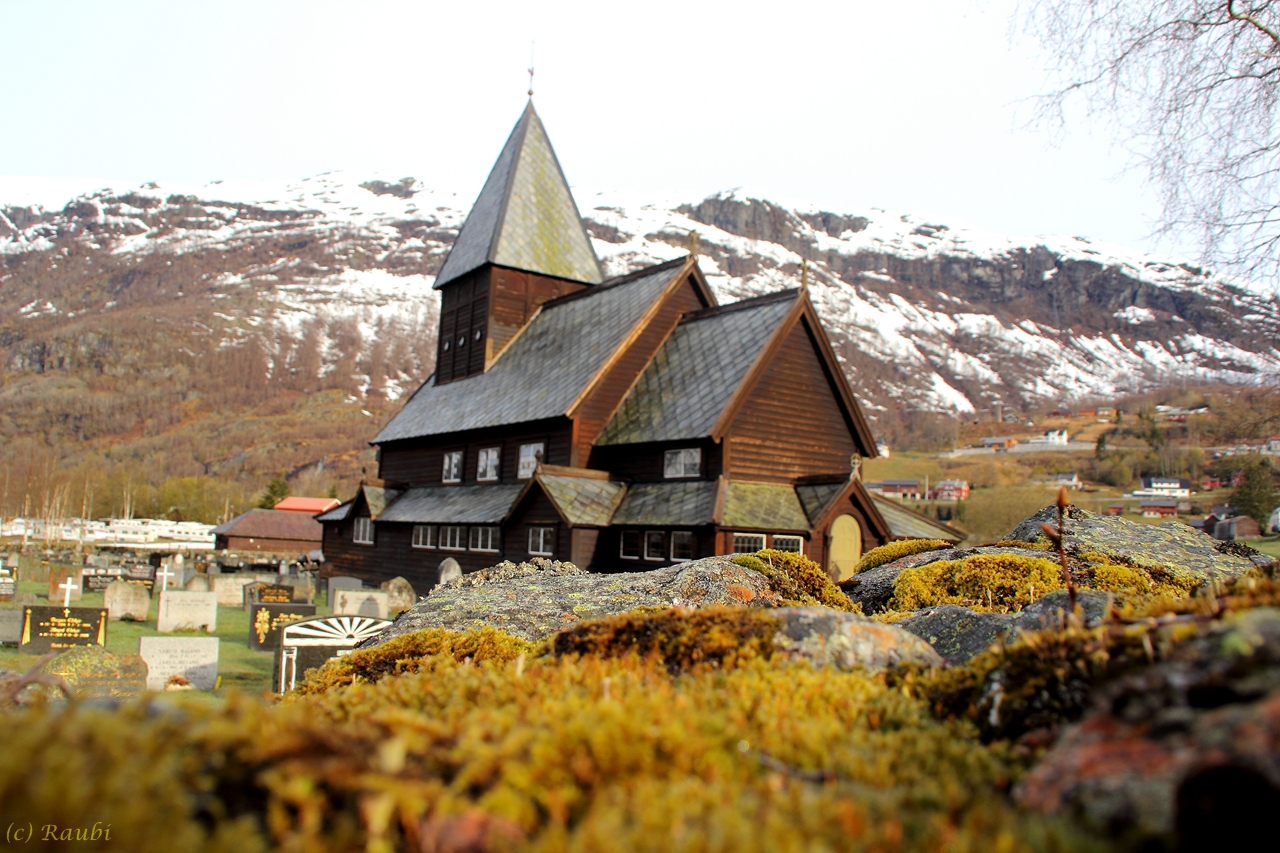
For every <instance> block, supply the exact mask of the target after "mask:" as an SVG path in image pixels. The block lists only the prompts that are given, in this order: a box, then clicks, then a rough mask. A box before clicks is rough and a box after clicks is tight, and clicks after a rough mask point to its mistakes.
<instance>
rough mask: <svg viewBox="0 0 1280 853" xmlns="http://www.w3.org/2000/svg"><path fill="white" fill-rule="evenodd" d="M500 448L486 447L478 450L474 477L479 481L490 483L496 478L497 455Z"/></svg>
mask: <svg viewBox="0 0 1280 853" xmlns="http://www.w3.org/2000/svg"><path fill="white" fill-rule="evenodd" d="M500 452H501V448H497V447H486V448H484V449H482V450H481V451H480V456H479V458H478V459H477V461H476V479H477V480H479V481H480V482H481V483H492V482H493V481H494V480H496V479H498V457H499V454H500Z"/></svg>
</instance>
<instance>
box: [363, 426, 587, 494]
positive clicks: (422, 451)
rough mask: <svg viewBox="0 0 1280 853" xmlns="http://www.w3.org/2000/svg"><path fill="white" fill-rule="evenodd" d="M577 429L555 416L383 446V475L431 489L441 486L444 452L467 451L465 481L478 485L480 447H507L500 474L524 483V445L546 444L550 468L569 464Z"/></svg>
mask: <svg viewBox="0 0 1280 853" xmlns="http://www.w3.org/2000/svg"><path fill="white" fill-rule="evenodd" d="M571 435H572V427H571V425H570V423H569V421H568V419H566V418H554V419H549V420H545V421H535V422H532V423H525V424H514V425H512V426H509V427H493V428H491V429H479V430H470V431H468V432H465V433H453V434H450V435H444V436H433V437H431V438H428V439H412V440H410V441H397V442H392V443H389V444H384V445H382V447H381V448H380V450H381V454H380V461H379V464H378V476H379V477H380V478H382V479H383V480H387V481H390V482H393V483H408V484H409V485H410V486H429V485H437V484H439V483H440V475H441V472H442V470H443V465H444V454H445V453H446V452H449V451H454V450H461V451H463V464H462V482H463V483H474V482H476V463H477V461H478V460H479V457H480V450H481V448H485V447H500V448H502V457H501V458H502V465H501V471H500V477H501V479H500V480H499V482H502V483H516V482H520V480H519V479H518V478H517V476H516V474H517V473H518V472H519V465H520V445H522V444H532V443H534V442H539V441H541V442H543V443H544V444H545V445H546V458H545V459H544V461H545V462H546V463H547V464H549V465H568V464H569V454H570V446H569V442H570V436H571Z"/></svg>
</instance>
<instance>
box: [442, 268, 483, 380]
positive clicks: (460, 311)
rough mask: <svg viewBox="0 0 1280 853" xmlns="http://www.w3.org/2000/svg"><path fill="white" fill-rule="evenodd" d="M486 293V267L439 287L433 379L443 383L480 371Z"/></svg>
mask: <svg viewBox="0 0 1280 853" xmlns="http://www.w3.org/2000/svg"><path fill="white" fill-rule="evenodd" d="M488 294H489V269H488V268H482V269H479V270H476V271H475V272H472V273H469V274H467V275H465V276H463V277H462V278H460V279H457V280H455V281H451V282H449V283H448V284H447V285H445V286H444V287H443V288H441V290H440V335H439V340H438V341H437V343H436V381H437V382H439V383H441V384H443V383H445V382H449V381H451V380H454V379H461V378H462V377H464V376H470V375H471V374H474V373H482V372H484V367H485V363H484V357H485V351H486V349H487V341H486V340H485V338H487V337H488V332H487V329H486V321H487V318H488V313H489V296H488ZM477 334H478V335H479V338H477V337H476V336H477Z"/></svg>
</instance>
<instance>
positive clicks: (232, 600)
mask: <svg viewBox="0 0 1280 853" xmlns="http://www.w3.org/2000/svg"><path fill="white" fill-rule="evenodd" d="M257 582H258V579H257V578H255V577H254V576H253V575H238V574H237V575H214V576H213V577H212V578H210V579H209V583H210V585H211V587H212V589H213V592H214V594H215V595H217V597H218V606H219V607H243V606H244V587H245V585H246V584H251V583H257Z"/></svg>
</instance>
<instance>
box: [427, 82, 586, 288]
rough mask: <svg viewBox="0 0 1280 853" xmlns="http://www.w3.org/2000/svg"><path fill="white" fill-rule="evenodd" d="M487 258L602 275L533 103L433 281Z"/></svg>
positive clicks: (580, 276) (559, 272)
mask: <svg viewBox="0 0 1280 853" xmlns="http://www.w3.org/2000/svg"><path fill="white" fill-rule="evenodd" d="M486 263H492V264H498V265H500V266H504V267H513V268H515V269H518V270H527V271H528V272H535V273H541V274H542V275H549V276H555V277H556V278H566V279H571V280H573V281H584V282H587V283H588V284H599V283H600V281H601V280H602V279H603V278H604V277H603V276H602V275H601V273H600V261H599V259H597V258H596V253H595V250H594V249H592V248H591V240H590V238H588V237H587V231H586V228H585V227H584V226H583V224H582V218H581V216H579V214H578V206H577V205H576V204H575V203H574V201H573V193H571V192H570V191H569V182H568V181H566V180H565V177H564V172H563V170H561V168H560V162H559V161H558V160H557V159H556V153H555V151H554V150H552V148H551V141H550V140H549V139H548V138H547V131H546V129H545V128H543V126H542V121H541V120H540V119H539V118H538V114H537V112H536V111H535V110H534V109H533V102H532V101H530V102H529V104H528V106H526V107H525V109H524V113H523V114H522V115H521V116H520V120H519V121H518V122H516V126H515V128H514V129H513V130H512V131H511V136H510V137H508V138H507V144H506V145H504V146H503V147H502V153H501V154H499V155H498V161H497V162H496V163H495V164H494V166H493V171H491V172H490V173H489V178H488V180H486V181H485V183H484V188H483V189H482V190H480V195H479V197H478V198H476V203H475V204H474V205H472V207H471V212H470V213H469V214H468V215H467V220H466V222H464V223H463V224H462V229H461V230H460V231H459V232H458V239H457V240H455V241H454V244H453V248H452V249H451V250H450V252H449V256H448V257H447V258H445V261H444V266H442V267H441V268H440V273H439V275H437V276H436V283H435V286H436V287H437V288H439V287H441V286H442V285H444V284H445V283H446V282H449V281H452V280H453V279H455V278H458V277H459V276H463V275H466V274H467V273H469V272H471V271H472V270H474V269H477V268H479V267H481V266H483V265H484V264H486Z"/></svg>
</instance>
